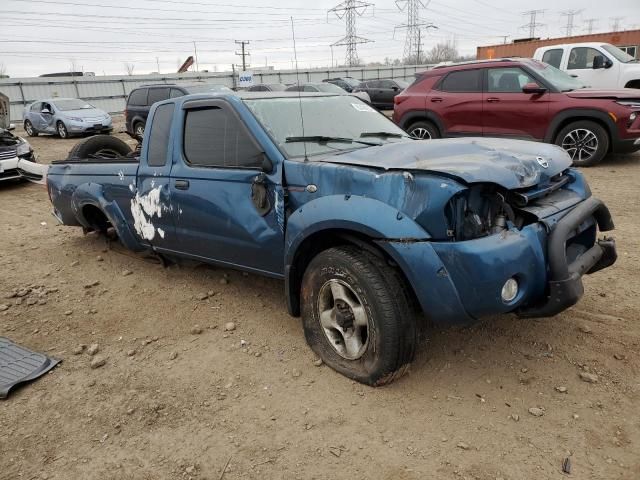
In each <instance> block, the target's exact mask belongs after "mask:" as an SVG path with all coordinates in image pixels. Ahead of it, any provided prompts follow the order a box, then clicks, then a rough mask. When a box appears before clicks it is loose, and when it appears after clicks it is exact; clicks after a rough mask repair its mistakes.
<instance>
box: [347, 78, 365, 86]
mask: <svg viewBox="0 0 640 480" xmlns="http://www.w3.org/2000/svg"><path fill="white" fill-rule="evenodd" d="M342 80H344V82H345V83H348V84H349V85H350V86H351V87H357V86H358V85H360V83H361V82H360V80H356V79H355V78H350V77H345V78H343V79H342Z"/></svg>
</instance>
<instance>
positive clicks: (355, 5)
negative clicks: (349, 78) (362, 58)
mask: <svg viewBox="0 0 640 480" xmlns="http://www.w3.org/2000/svg"><path fill="white" fill-rule="evenodd" d="M372 5H373V4H372V3H366V2H363V1H361V0H344V2H342V3H341V4H339V5H336V6H335V7H333V8H332V9H331V10H329V11H328V12H327V21H329V14H330V13H333V14H335V16H336V17H338V18H339V19H343V18H344V19H345V26H346V35H345V36H344V37H343V38H342V39H340V40H338V41H337V42H334V43H333V44H332V45H331V46H332V47H337V46H339V45H345V46H346V47H347V52H346V55H345V60H346V64H347V66H349V67H354V66H356V65H358V63H360V62H359V59H358V52H357V51H356V45H357V44H359V43H369V42H372V41H373V40H369V39H367V38H363V37H359V36H358V35H356V17H361V16H362V15H363V14H364V12H365V11H366V10H367V8H368V7H370V6H372Z"/></svg>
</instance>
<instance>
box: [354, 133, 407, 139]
mask: <svg viewBox="0 0 640 480" xmlns="http://www.w3.org/2000/svg"><path fill="white" fill-rule="evenodd" d="M360 136H361V137H392V138H402V137H408V135H403V134H402V133H395V132H364V133H361V134H360Z"/></svg>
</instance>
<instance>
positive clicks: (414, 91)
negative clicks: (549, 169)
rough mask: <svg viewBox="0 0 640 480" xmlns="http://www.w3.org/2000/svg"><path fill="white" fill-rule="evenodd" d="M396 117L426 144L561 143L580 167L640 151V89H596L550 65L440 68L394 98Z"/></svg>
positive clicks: (517, 62) (490, 63) (522, 62)
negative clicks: (452, 140)
mask: <svg viewBox="0 0 640 480" xmlns="http://www.w3.org/2000/svg"><path fill="white" fill-rule="evenodd" d="M394 103H395V105H394V112H393V120H394V121H395V122H396V123H397V124H398V125H400V127H402V128H404V129H405V130H406V131H407V132H408V133H409V134H410V135H413V136H414V137H417V138H422V139H432V138H441V137H458V136H490V137H508V138H522V139H527V140H537V141H544V142H547V143H555V144H556V145H560V146H562V148H564V149H565V150H566V151H567V153H569V155H571V158H572V159H573V163H574V165H582V166H589V165H594V164H596V163H598V162H600V161H601V160H602V159H603V158H604V156H605V155H606V154H607V153H609V152H616V153H628V152H634V151H636V150H640V118H638V117H640V90H638V89H631V88H624V89H619V90H595V89H589V88H585V87H584V85H582V84H581V83H580V82H579V81H578V80H576V79H575V78H573V77H571V76H569V75H567V74H566V73H564V72H562V71H560V70H558V69H557V68H555V67H552V66H551V65H547V64H546V63H542V62H538V61H536V60H530V59H500V60H487V61H478V62H471V63H462V64H455V65H446V66H440V67H435V68H434V69H432V70H428V71H426V72H424V73H423V74H421V75H420V76H419V77H418V78H417V79H416V81H415V82H414V83H413V84H412V85H411V86H410V87H409V88H407V89H406V90H404V91H403V92H402V93H400V94H399V95H397V96H396V97H395V100H394Z"/></svg>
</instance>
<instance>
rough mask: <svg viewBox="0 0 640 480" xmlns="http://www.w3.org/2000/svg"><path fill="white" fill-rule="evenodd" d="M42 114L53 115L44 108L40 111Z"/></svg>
mask: <svg viewBox="0 0 640 480" xmlns="http://www.w3.org/2000/svg"><path fill="white" fill-rule="evenodd" d="M40 113H42V114H49V115H51V111H50V110H49V109H48V108H43V109H42V110H40Z"/></svg>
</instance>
